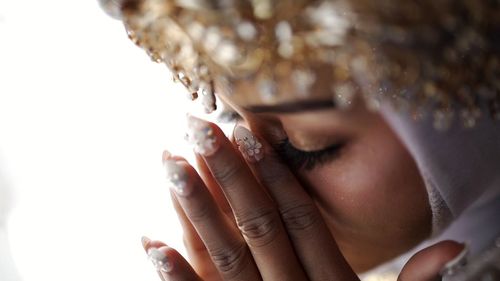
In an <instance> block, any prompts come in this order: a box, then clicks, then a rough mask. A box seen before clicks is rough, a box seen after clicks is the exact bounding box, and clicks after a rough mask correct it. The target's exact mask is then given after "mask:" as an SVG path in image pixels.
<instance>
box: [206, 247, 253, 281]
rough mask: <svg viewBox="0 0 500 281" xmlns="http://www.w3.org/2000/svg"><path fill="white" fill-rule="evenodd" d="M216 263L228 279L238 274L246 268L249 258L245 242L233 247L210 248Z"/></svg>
mask: <svg viewBox="0 0 500 281" xmlns="http://www.w3.org/2000/svg"><path fill="white" fill-rule="evenodd" d="M209 254H210V256H211V257H212V261H213V262H214V265H215V266H216V267H217V268H218V269H219V271H220V273H221V274H222V275H224V277H225V278H227V279H233V278H234V277H236V276H238V274H239V273H240V272H242V271H243V269H244V268H245V266H246V264H247V261H248V260H249V259H248V254H249V253H248V250H247V247H246V245H245V244H244V243H238V244H235V245H233V246H231V247H224V248H218V249H211V250H209Z"/></svg>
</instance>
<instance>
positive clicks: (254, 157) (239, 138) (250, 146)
mask: <svg viewBox="0 0 500 281" xmlns="http://www.w3.org/2000/svg"><path fill="white" fill-rule="evenodd" d="M234 138H235V140H236V144H238V148H239V150H240V151H241V153H242V154H243V156H244V157H245V158H246V159H247V160H248V161H250V162H258V161H260V160H262V158H264V149H263V146H262V143H260V142H259V140H258V139H257V138H256V137H255V136H254V135H253V134H252V133H251V132H250V131H249V130H248V129H246V128H245V127H242V126H238V127H236V129H235V130H234Z"/></svg>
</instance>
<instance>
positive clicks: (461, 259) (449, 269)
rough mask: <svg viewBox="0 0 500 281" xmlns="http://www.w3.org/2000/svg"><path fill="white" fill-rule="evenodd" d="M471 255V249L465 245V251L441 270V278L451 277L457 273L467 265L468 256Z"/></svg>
mask: <svg viewBox="0 0 500 281" xmlns="http://www.w3.org/2000/svg"><path fill="white" fill-rule="evenodd" d="M468 254H469V247H468V246H467V244H465V246H464V249H463V250H462V251H461V252H460V254H458V255H457V256H456V257H455V258H454V259H452V260H451V261H449V262H448V263H446V264H445V266H444V267H443V269H442V270H441V272H440V274H441V276H443V277H445V276H450V275H454V274H455V273H457V272H458V271H459V270H460V269H461V268H462V267H464V266H465V265H466V264H467V255H468Z"/></svg>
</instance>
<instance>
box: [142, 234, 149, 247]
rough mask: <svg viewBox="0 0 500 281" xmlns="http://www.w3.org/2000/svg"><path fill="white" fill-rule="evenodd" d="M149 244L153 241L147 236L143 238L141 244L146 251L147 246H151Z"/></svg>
mask: <svg viewBox="0 0 500 281" xmlns="http://www.w3.org/2000/svg"><path fill="white" fill-rule="evenodd" d="M149 242H151V239H149V238H148V237H146V236H142V237H141V244H142V247H143V248H144V249H146V246H147V245H148V244H149Z"/></svg>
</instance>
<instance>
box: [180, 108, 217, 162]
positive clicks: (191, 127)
mask: <svg viewBox="0 0 500 281" xmlns="http://www.w3.org/2000/svg"><path fill="white" fill-rule="evenodd" d="M186 140H187V142H188V143H190V144H191V145H193V146H194V151H195V152H196V153H198V154H201V155H203V156H210V155H212V154H214V153H215V152H216V151H217V149H218V148H219V145H218V143H217V139H216V137H215V133H214V130H213V129H212V127H211V126H210V124H209V123H208V122H206V121H204V120H201V119H199V118H196V117H194V116H188V132H187V134H186Z"/></svg>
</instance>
